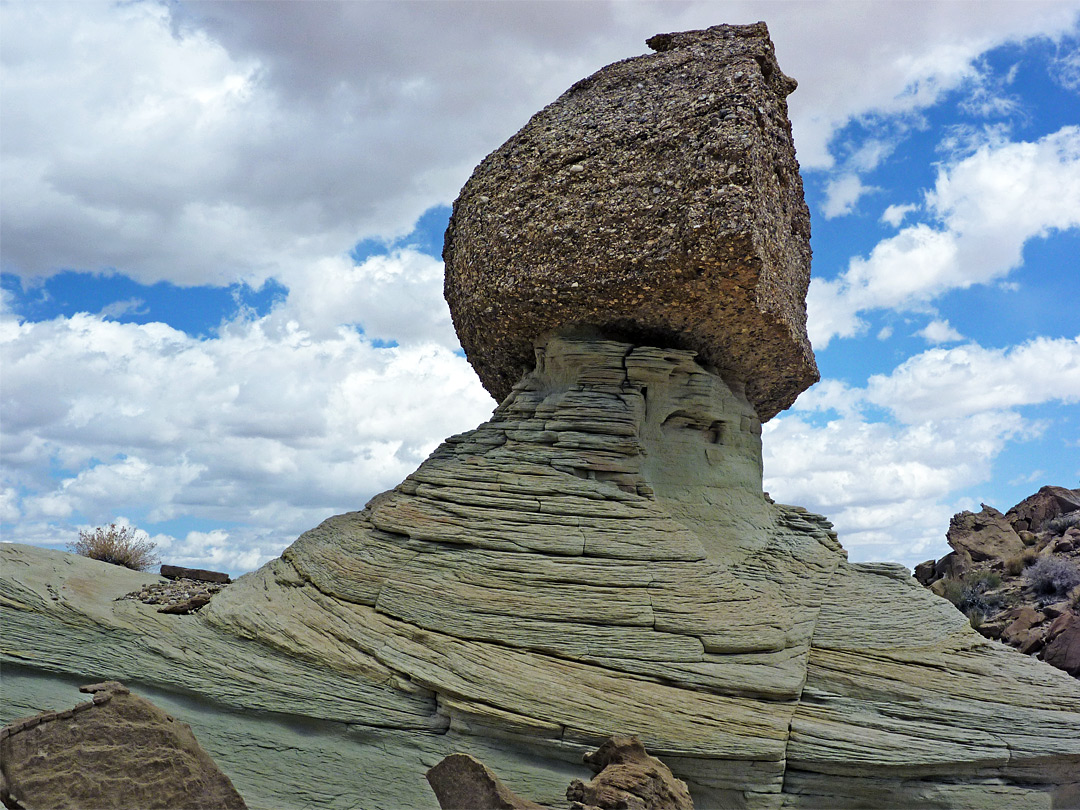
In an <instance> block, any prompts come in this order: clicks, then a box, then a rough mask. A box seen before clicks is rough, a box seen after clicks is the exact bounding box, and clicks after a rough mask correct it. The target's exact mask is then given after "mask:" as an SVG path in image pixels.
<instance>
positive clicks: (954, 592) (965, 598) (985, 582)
mask: <svg viewBox="0 0 1080 810" xmlns="http://www.w3.org/2000/svg"><path fill="white" fill-rule="evenodd" d="M1000 584H1001V575H1000V574H999V573H998V572H997V571H969V572H968V573H967V574H965V575H964V576H963V577H962V578H961V579H949V580H946V581H945V584H944V586H943V590H942V594H941V595H942V596H944V597H945V598H946V599H948V600H949V601H950V602H952V603H953V604H954V605H956V607H957V608H958V609H959V610H960V611H961V612H962V613H964V614H966V615H967V617H968V619H969V620H971V622H972V626H973V627H977V626H978V625H977V624H976V622H978V623H979V624H981V623H982V620H983V619H984V618H985V617H986V616H988V615H990V614H991V613H994V612H996V611H997V609H998V608H1000V607H1001V605H1002V603H1003V601H1004V599H1003V597H1002V596H1001V595H1000V594H996V593H987V591H991V590H993V589H994V588H996V587H998V586H999V585H1000ZM976 616H978V618H977V619H976V618H975V617H976Z"/></svg>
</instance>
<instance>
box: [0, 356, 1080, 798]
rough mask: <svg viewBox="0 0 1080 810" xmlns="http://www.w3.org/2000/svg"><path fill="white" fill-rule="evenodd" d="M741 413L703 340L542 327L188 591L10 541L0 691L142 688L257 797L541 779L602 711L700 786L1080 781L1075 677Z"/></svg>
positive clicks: (1033, 788)
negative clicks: (838, 498) (919, 559)
mask: <svg viewBox="0 0 1080 810" xmlns="http://www.w3.org/2000/svg"><path fill="white" fill-rule="evenodd" d="M759 434H760V422H759V421H758V417H757V414H756V413H755V409H754V407H753V406H752V405H751V403H750V402H749V400H748V399H747V397H746V395H745V393H744V391H743V390H742V389H741V387H740V386H739V385H738V384H737V383H732V384H729V383H726V382H725V381H724V380H723V379H722V378H721V377H720V376H718V375H717V374H715V373H713V372H711V371H709V370H707V369H705V368H703V367H702V366H700V365H698V364H697V363H695V361H694V359H693V354H692V353H690V352H687V351H680V350H671V349H660V348H653V347H647V346H635V345H631V344H625V343H619V342H614V341H600V340H586V339H580V338H555V339H552V340H551V341H549V342H548V343H547V344H546V345H545V346H543V347H542V348H541V350H540V351H539V353H538V357H537V363H536V369H535V371H534V372H533V373H531V374H529V375H527V376H526V377H525V378H524V379H523V380H522V381H521V382H520V383H519V384H518V385H517V386H516V387H515V389H514V391H513V393H512V396H510V397H509V398H508V399H507V400H506V401H505V402H504V403H503V404H502V405H501V406H500V407H499V409H498V410H497V411H496V412H495V414H494V415H493V417H492V419H491V421H489V422H487V423H485V424H483V425H481V426H480V427H478V428H477V429H476V430H473V431H470V432H468V433H464V434H461V435H459V436H455V437H452V438H450V439H448V440H447V441H446V442H445V443H444V444H443V445H442V446H441V447H439V448H438V449H437V450H436V451H435V452H434V453H433V454H432V456H431V457H430V458H429V459H428V460H427V461H426V462H425V463H424V464H423V465H421V467H420V468H419V469H418V470H417V471H416V472H415V473H413V474H412V475H410V476H409V477H408V478H407V479H406V480H405V481H404V482H403V483H402V484H401V485H400V486H399V487H397V488H396V489H395V490H393V491H391V492H388V493H384V494H383V495H380V496H379V497H377V498H375V499H374V500H373V501H372V502H371V503H370V504H369V505H368V507H367V508H366V509H365V510H364V511H362V512H355V513H350V514H346V515H340V516H338V517H334V518H331V519H329V520H328V521H326V522H325V523H323V524H322V525H321V526H319V527H318V528H316V529H314V530H312V531H310V532H308V533H306V534H305V535H303V536H302V537H301V538H300V539H299V540H297V542H296V543H294V544H293V545H292V546H291V547H290V548H289V549H288V550H286V552H285V553H284V554H283V555H282V557H281V558H280V559H277V560H274V561H272V562H271V563H269V564H267V565H266V566H264V567H263V568H262V569H260V570H259V571H257V572H254V573H252V574H249V575H246V576H244V577H241V578H240V579H239V580H237V581H236V582H235V583H234V584H232V585H230V586H229V587H228V588H227V589H226V590H225V591H223V592H222V593H220V594H218V595H217V596H215V597H214V600H213V601H212V602H211V603H210V605H208V606H207V607H206V608H204V609H203V610H202V611H201V612H200V613H198V614H193V615H188V616H169V615H163V614H158V613H156V612H155V609H154V608H153V607H152V606H148V605H142V604H141V603H138V602H133V601H130V600H125V601H119V602H113V601H110V600H111V599H113V598H115V597H117V596H122V595H123V594H124V593H127V592H130V591H131V590H134V589H135V588H136V587H138V581H139V580H140V579H147V577H146V575H141V574H135V573H133V572H125V571H116V572H108V573H107V574H105V573H102V572H101V571H100V570H99V569H98V568H94V569H93V571H91V570H90V568H91V567H93V566H99V567H100V568H108V566H100V564H97V563H94V562H93V561H89V560H82V559H78V558H71V557H69V556H68V555H62V554H58V553H54V552H46V551H42V550H38V549H30V548H27V547H19V546H10V545H5V546H2V547H0V554H2V555H3V560H4V562H3V568H2V574H3V576H2V577H0V585H2V589H0V603H2V605H3V607H4V613H3V660H4V662H5V677H4V692H5V702H8V701H13V702H14V703H15V704H19V703H20V702H22V703H25V702H26V701H29V700H32V699H33V700H37V699H40V697H41V696H42V695H44V694H46V693H47V692H48V689H47V688H46V686H48V684H49V683H51V681H50V680H49V678H52V679H53V680H54V681H55V680H59V679H61V678H62V676H63V674H64V673H77V674H79V675H80V676H84V675H89V674H90V673H95V674H96V676H97V677H110V678H119V679H121V680H125V681H127V680H136V681H139V682H141V683H142V684H143V686H142V687H140V691H143V692H145V691H146V690H147V689H151V688H153V689H158V690H160V694H159V696H157V697H154V700H155V703H158V705H166V704H165V703H163V700H164V699H165V698H167V697H168V696H169V695H172V696H173V697H174V699H175V700H176V701H177V702H178V708H177V709H175V710H174V709H170V711H176V714H178V715H179V716H181V717H182V718H183V719H184V720H185V722H188V723H190V724H191V725H192V727H193V728H194V729H195V731H196V733H197V734H198V736H199V739H200V740H201V741H203V744H204V746H205V747H206V748H207V750H208V751H209V753H210V754H211V755H212V756H213V757H214V758H215V759H216V760H217V762H218V763H219V765H220V766H221V767H222V770H223V771H225V773H226V774H227V775H229V777H230V778H231V779H232V781H233V783H234V784H235V785H236V786H237V788H238V789H239V790H240V792H241V793H242V794H243V795H244V796H245V798H246V800H247V802H248V804H249V806H251V807H280V808H287V807H305V806H310V807H349V806H356V805H362V806H364V807H401V806H410V807H434V806H435V803H434V797H433V796H432V794H431V793H430V791H429V790H428V789H427V785H426V783H425V780H424V773H425V772H426V770H427V769H428V768H430V767H432V766H434V765H435V764H437V763H438V762H439V761H441V760H442V759H443V758H444V757H445V756H446V755H448V754H451V753H454V752H465V753H469V754H472V755H474V756H476V757H478V758H479V759H480V760H481V761H483V762H485V763H487V764H489V765H490V766H491V767H492V768H493V770H494V771H495V772H496V773H498V774H499V775H500V777H501V778H502V779H503V780H504V781H505V784H506V786H507V788H508V789H510V790H512V791H513V792H515V793H517V794H518V795H520V796H528V797H530V798H532V799H535V800H537V801H539V802H541V803H543V804H548V805H555V806H560V805H562V804H563V802H564V799H563V791H564V789H565V786H566V784H567V783H568V782H570V780H571V779H573V778H574V777H577V776H580V770H579V767H578V765H577V763H579V762H580V758H581V755H582V753H583V752H584V751H586V750H588V749H589V748H591V747H595V746H596V745H597V744H599V743H600V742H602V741H603V740H604V739H606V738H607V737H609V736H610V735H611V734H614V733H620V734H634V735H636V736H638V737H639V738H640V739H641V741H642V743H643V744H644V745H645V746H646V747H647V748H648V750H649V751H650V752H652V753H653V754H655V755H656V756H657V757H659V758H660V759H662V761H663V762H664V763H666V764H667V765H668V766H669V767H670V768H671V770H672V772H673V773H674V775H675V776H676V777H677V778H678V779H681V780H683V781H685V782H686V784H687V786H688V788H689V791H690V794H691V796H692V797H693V800H694V802H695V804H696V806H698V807H826V806H827V807H866V806H935V807H1017V808H1019V807H1045V808H1049V807H1053V806H1059V807H1063V806H1070V803H1071V805H1075V804H1077V803H1078V802H1080V794H1078V792H1077V790H1078V788H1077V783H1076V779H1077V776H1076V775H1077V773H1078V772H1080V684H1078V683H1077V681H1076V680H1074V679H1073V678H1070V677H1069V676H1067V675H1066V674H1065V673H1063V672H1060V671H1057V670H1055V669H1053V668H1051V667H1049V666H1047V665H1045V664H1043V663H1041V662H1038V661H1035V660H1032V659H1029V658H1026V657H1024V656H1022V655H1020V654H1018V653H1017V652H1015V651H1014V650H1011V649H1008V648H1005V647H1003V646H1002V645H1000V644H997V643H994V642H990V641H988V640H986V639H983V638H982V637H981V636H979V635H978V634H977V633H975V632H974V631H973V630H972V629H971V628H970V627H969V625H968V623H967V620H966V619H965V617H964V616H962V615H960V614H959V613H958V612H956V611H955V610H954V609H953V607H952V606H951V605H949V604H948V603H947V602H945V601H944V600H942V599H940V598H938V597H936V596H934V595H933V594H931V593H929V592H928V591H926V590H925V589H923V588H922V587H920V586H919V585H918V584H917V583H916V582H915V581H914V580H913V579H911V577H910V576H909V575H908V573H907V571H906V570H905V569H903V568H901V567H899V566H894V565H885V564H881V565H853V564H849V563H848V562H847V561H846V559H845V555H844V552H843V550H842V549H841V547H840V546H839V544H838V543H837V541H836V536H835V535H834V534H833V532H832V531H831V528H830V526H829V524H828V523H827V522H826V521H825V520H824V519H823V518H820V517H817V516H814V515H811V514H808V513H807V512H806V511H805V510H802V509H800V508H798V507H789V506H780V505H777V504H773V503H771V502H769V501H768V500H767V498H766V497H765V496H763V494H762V492H761V455H760V435H759ZM12 672H14V674H15V676H16V677H14V678H12V677H9V673H12ZM49 673H52V674H51V675H50V674H49ZM42 684H45V686H42ZM50 688H51V687H50ZM193 694H198V695H199V696H200V697H199V699H198V700H197V701H194V702H190V701H189V702H188V703H186V704H185V703H184V702H183V701H184V700H185V698H184V696H190V695H193ZM181 709H182V711H181ZM24 713H25V712H24ZM305 786H306V787H305ZM316 786H317V787H316Z"/></svg>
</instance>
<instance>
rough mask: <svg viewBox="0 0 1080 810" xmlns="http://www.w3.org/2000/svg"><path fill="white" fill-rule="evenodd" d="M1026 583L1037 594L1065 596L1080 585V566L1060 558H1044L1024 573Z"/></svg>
mask: <svg viewBox="0 0 1080 810" xmlns="http://www.w3.org/2000/svg"><path fill="white" fill-rule="evenodd" d="M1024 581H1025V582H1027V584H1028V585H1030V586H1031V589H1032V590H1033V591H1035V593H1037V594H1041V595H1044V596H1051V597H1054V596H1065V595H1066V594H1067V593H1068V592H1069V591H1071V590H1072V589H1073V588H1075V587H1076V586H1077V585H1080V566H1077V565H1076V563H1074V562H1071V561H1070V560H1063V559H1061V558H1060V557H1043V558H1042V559H1040V560H1039V561H1038V562H1037V563H1035V564H1034V565H1032V566H1031V567H1030V568H1028V569H1027V571H1025V572H1024Z"/></svg>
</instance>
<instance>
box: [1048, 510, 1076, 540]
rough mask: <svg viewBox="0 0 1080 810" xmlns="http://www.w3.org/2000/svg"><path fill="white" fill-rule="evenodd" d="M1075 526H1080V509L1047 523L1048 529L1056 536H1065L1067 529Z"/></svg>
mask: <svg viewBox="0 0 1080 810" xmlns="http://www.w3.org/2000/svg"><path fill="white" fill-rule="evenodd" d="M1073 526H1080V509H1075V510H1073V511H1072V512H1066V513H1065V514H1064V515H1060V516H1058V517H1056V518H1054V519H1053V520H1048V521H1047V522H1046V528H1047V529H1049V530H1050V531H1052V532H1053V533H1054V534H1064V533H1065V530H1066V529H1069V528H1071V527H1073Z"/></svg>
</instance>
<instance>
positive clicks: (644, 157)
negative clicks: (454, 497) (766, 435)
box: [443, 23, 818, 420]
mask: <svg viewBox="0 0 1080 810" xmlns="http://www.w3.org/2000/svg"><path fill="white" fill-rule="evenodd" d="M649 45H650V46H651V47H652V48H653V49H654V50H656V51H657V52H656V53H654V54H651V55H647V56H641V57H637V58H633V59H627V60H625V61H622V62H618V63H616V64H613V65H610V66H608V67H606V68H604V69H602V70H600V71H599V72H597V73H595V74H594V75H592V76H590V77H588V78H586V79H583V80H581V81H580V82H578V83H577V84H575V85H574V86H573V87H572V88H570V89H569V90H568V91H567V92H566V93H564V94H563V95H562V96H561V97H560V98H559V99H557V100H556V101H555V102H554V103H552V104H551V105H550V106H548V107H546V108H545V109H543V110H542V111H540V112H539V113H537V114H536V115H535V116H534V117H533V118H532V119H531V120H530V121H529V122H528V123H527V124H526V125H525V126H524V127H523V128H522V129H521V131H520V132H518V133H517V134H516V135H514V136H513V137H512V138H511V139H510V140H509V141H507V142H506V144H504V145H503V146H502V147H500V148H499V149H497V150H496V151H495V152H493V153H492V154H491V155H489V156H488V157H487V158H486V159H485V160H484V161H483V162H482V163H481V164H480V165H479V166H478V167H477V169H476V171H475V172H474V173H473V176H472V177H471V178H470V180H469V181H468V182H467V183H466V185H465V187H464V188H463V189H462V191H461V195H460V196H459V197H458V200H457V202H456V203H455V204H454V211H453V215H452V217H451V220H450V226H449V228H448V230H447V233H446V244H445V249H444V251H443V257H444V259H445V262H446V284H445V293H446V299H447V301H448V302H449V304H450V311H451V314H452V315H453V319H454V325H455V328H456V329H457V333H458V337H459V338H460V340H461V345H462V346H463V348H464V349H465V353H466V355H467V356H468V358H469V361H470V362H471V363H472V365H473V367H474V368H475V369H476V371H477V373H478V374H479V376H480V379H481V381H482V382H483V383H484V386H485V387H486V388H487V389H488V391H490V392H491V393H492V394H493V395H494V396H495V398H496V400H498V401H502V400H503V399H505V398H506V396H507V395H508V394H509V393H510V390H511V388H512V386H513V385H514V384H515V383H516V382H517V381H518V380H519V379H520V378H521V376H522V375H523V374H524V373H526V372H527V371H529V370H530V369H531V368H532V367H533V361H534V356H533V349H534V346H535V344H536V342H537V341H538V340H542V339H546V338H547V337H548V336H549V335H551V334H553V333H557V332H561V331H564V330H567V329H573V328H588V329H590V330H594V331H596V330H599V333H600V334H606V335H609V336H616V337H620V338H625V339H629V340H631V341H633V342H642V343H649V344H652V345H659V346H674V347H678V348H684V349H690V350H693V351H696V352H698V353H699V356H700V358H701V361H702V362H703V363H704V364H705V365H708V366H712V367H714V368H716V369H719V370H720V371H721V373H722V374H723V376H724V377H725V378H728V379H733V380H736V381H738V382H739V383H740V384H744V385H745V386H746V396H747V398H748V400H749V402H750V403H751V405H752V406H753V408H754V410H755V411H756V415H757V417H758V418H760V419H762V420H767V419H769V418H771V417H772V416H774V415H775V414H776V413H777V412H779V411H780V410H782V409H784V408H786V407H787V406H788V405H790V404H791V403H792V402H793V401H794V399H795V397H796V396H797V395H798V394H799V393H800V392H801V391H803V390H804V389H805V388H807V387H808V386H809V385H811V384H812V383H813V382H815V381H816V380H817V379H818V372H817V366H816V364H815V361H814V357H813V352H812V351H811V349H810V344H809V341H808V339H807V336H806V306H805V294H806V289H807V285H808V283H809V278H810V276H809V273H810V242H809V240H810V219H809V212H808V209H807V207H806V204H805V202H804V200H803V190H802V181H801V179H800V177H799V172H798V163H797V161H796V159H795V150H794V146H793V143H792V139H791V127H790V124H789V122H788V118H787V102H786V100H785V99H786V96H787V95H788V94H789V93H791V92H792V90H794V88H795V82H794V80H792V79H790V78H788V77H787V76H785V75H784V74H783V72H782V71H781V70H780V68H779V66H778V65H777V63H776V57H775V54H774V51H773V45H772V42H771V41H770V40H769V35H768V30H767V29H766V27H765V24H764V23H758V24H756V25H745V26H738V25H720V26H714V27H712V28H709V29H706V30H703V31H689V32H684V33H679V34H664V35H658V36H656V37H653V38H652V39H650V40H649Z"/></svg>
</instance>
